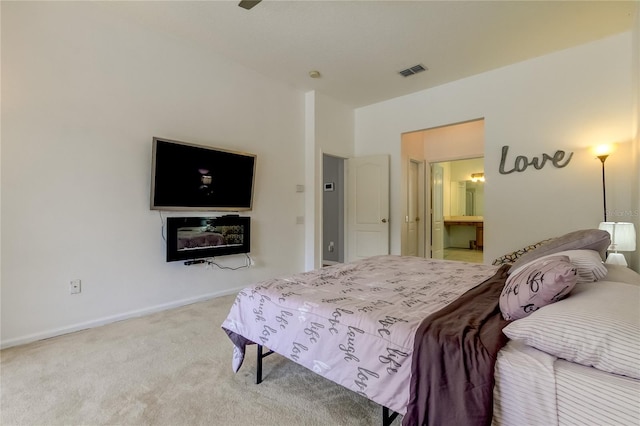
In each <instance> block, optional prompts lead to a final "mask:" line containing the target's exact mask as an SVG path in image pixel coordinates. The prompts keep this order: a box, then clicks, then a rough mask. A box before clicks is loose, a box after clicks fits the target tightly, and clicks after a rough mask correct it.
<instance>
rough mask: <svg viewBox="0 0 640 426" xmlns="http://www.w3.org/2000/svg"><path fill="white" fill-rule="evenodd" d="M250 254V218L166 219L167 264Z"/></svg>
mask: <svg viewBox="0 0 640 426" xmlns="http://www.w3.org/2000/svg"><path fill="white" fill-rule="evenodd" d="M250 251H251V218H250V217H243V216H220V217H168V218H167V262H173V261H176V260H191V259H202V258H205V257H216V256H227V255H230V254H240V253H249V252H250Z"/></svg>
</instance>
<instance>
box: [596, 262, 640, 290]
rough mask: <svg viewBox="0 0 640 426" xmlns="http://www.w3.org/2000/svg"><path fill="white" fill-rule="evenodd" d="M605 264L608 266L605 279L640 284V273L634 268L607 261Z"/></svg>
mask: <svg viewBox="0 0 640 426" xmlns="http://www.w3.org/2000/svg"><path fill="white" fill-rule="evenodd" d="M604 266H605V267H606V268H607V275H606V276H605V277H604V278H603V280H605V281H616V282H619V283H627V284H635V285H640V274H638V273H637V272H636V271H634V270H633V269H629V268H627V267H626V266H624V265H613V264H610V263H605V264H604Z"/></svg>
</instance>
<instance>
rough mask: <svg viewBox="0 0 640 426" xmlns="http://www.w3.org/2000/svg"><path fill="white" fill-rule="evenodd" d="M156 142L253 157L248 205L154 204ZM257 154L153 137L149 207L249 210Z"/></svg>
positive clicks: (158, 208) (251, 203)
mask: <svg viewBox="0 0 640 426" xmlns="http://www.w3.org/2000/svg"><path fill="white" fill-rule="evenodd" d="M158 142H167V143H171V144H176V145H184V146H188V147H193V148H198V149H202V150H206V151H214V152H216V151H217V152H223V153H228V154H235V155H242V156H246V157H252V158H253V171H252V177H251V195H250V198H249V206H228V207H220V206H179V205H176V206H173V205H156V203H155V195H156V173H157V170H156V169H157V164H156V158H157V146H158ZM257 159H258V157H257V155H256V154H251V153H248V152H242V151H232V150H229V149H224V148H217V147H213V146H205V145H198V144H194V143H190V142H182V141H177V140H172V139H167V138H160V137H155V136H154V137H153V147H152V153H151V194H150V195H151V200H150V208H151V210H167V211H218V212H225V211H228V212H240V211H251V210H252V209H253V194H254V192H255V185H256V163H257Z"/></svg>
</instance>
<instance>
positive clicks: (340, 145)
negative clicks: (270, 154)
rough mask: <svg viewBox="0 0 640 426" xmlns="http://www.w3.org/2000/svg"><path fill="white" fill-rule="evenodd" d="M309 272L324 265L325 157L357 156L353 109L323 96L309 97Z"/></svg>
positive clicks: (306, 248)
mask: <svg viewBox="0 0 640 426" xmlns="http://www.w3.org/2000/svg"><path fill="white" fill-rule="evenodd" d="M305 103H306V110H305V122H306V124H305V185H306V188H305V192H306V195H305V253H306V254H305V270H311V269H315V268H319V267H320V266H321V265H322V196H323V193H324V192H323V190H322V158H323V154H329V155H333V156H334V157H339V158H349V157H352V156H353V132H354V111H353V108H351V107H349V106H347V105H345V104H343V103H341V102H339V101H336V100H335V99H333V98H331V97H329V96H327V95H324V94H322V93H319V92H316V91H311V92H307V93H306V94H305Z"/></svg>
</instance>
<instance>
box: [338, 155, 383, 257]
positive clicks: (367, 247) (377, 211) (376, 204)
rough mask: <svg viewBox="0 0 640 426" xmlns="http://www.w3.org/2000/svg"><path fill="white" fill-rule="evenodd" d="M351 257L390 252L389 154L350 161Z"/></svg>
mask: <svg viewBox="0 0 640 426" xmlns="http://www.w3.org/2000/svg"><path fill="white" fill-rule="evenodd" d="M347 169H348V171H347V176H348V177H347V180H348V194H347V197H348V204H347V217H348V221H347V225H348V241H347V246H348V249H347V261H352V260H356V259H362V258H365V257H370V256H375V255H380V254H389V156H388V155H375V156H370V157H359V158H350V159H349V160H348V161H347Z"/></svg>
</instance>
